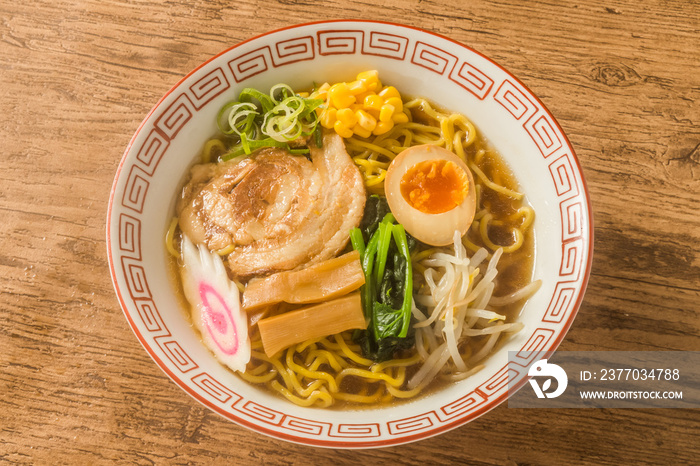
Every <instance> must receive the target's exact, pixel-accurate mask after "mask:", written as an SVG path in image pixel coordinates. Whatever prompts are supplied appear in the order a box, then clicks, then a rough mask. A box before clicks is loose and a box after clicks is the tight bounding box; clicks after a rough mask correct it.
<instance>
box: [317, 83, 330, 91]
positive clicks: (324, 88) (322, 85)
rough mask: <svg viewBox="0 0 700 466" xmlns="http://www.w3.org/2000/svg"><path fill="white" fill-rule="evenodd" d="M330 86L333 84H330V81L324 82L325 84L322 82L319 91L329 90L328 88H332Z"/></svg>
mask: <svg viewBox="0 0 700 466" xmlns="http://www.w3.org/2000/svg"><path fill="white" fill-rule="evenodd" d="M330 88H331V85H330V84H328V83H323V84H321V85H320V86H318V89H317V91H320V92H322V91H327V90H328V89H330Z"/></svg>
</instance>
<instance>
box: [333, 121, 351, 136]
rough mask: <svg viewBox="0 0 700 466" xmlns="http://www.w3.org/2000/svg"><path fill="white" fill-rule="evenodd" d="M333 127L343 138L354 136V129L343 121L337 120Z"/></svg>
mask: <svg viewBox="0 0 700 466" xmlns="http://www.w3.org/2000/svg"><path fill="white" fill-rule="evenodd" d="M333 129H334V130H335V132H336V133H338V135H340V137H343V138H349V137H352V130H351V129H350V128H348V127H347V126H345V125H344V124H343V122H342V121H340V120H337V121H336V122H335V124H334V125H333Z"/></svg>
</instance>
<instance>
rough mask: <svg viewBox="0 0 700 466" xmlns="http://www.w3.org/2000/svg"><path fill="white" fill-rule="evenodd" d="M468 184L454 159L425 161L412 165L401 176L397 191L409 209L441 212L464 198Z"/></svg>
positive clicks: (450, 208) (432, 212)
mask: <svg viewBox="0 0 700 466" xmlns="http://www.w3.org/2000/svg"><path fill="white" fill-rule="evenodd" d="M468 184H469V181H468V179H467V176H466V174H465V173H464V170H462V168H461V167H459V166H458V165H457V164H455V163H454V162H450V161H449V160H426V161H424V162H419V163H417V164H415V165H413V166H412V167H411V168H409V169H408V170H407V171H406V173H405V174H404V175H403V177H401V194H402V195H403V198H404V199H405V200H406V202H408V204H409V205H411V206H412V207H413V208H415V209H417V210H420V211H421V212H423V213H426V214H441V213H443V212H447V211H450V210H452V209H454V208H455V207H457V206H458V205H460V204H461V203H462V201H464V198H465V197H466V196H467V190H468V187H469V186H468Z"/></svg>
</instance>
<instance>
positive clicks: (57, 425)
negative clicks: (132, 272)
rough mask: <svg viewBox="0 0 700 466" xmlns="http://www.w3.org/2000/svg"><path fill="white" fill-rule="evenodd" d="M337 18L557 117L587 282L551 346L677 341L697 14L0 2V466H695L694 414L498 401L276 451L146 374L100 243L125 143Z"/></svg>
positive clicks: (694, 173)
mask: <svg viewBox="0 0 700 466" xmlns="http://www.w3.org/2000/svg"><path fill="white" fill-rule="evenodd" d="M642 4H643V5H642ZM341 18H355V19H378V20H385V21H392V22H398V23H404V24H408V25H411V26H416V27H422V28H425V29H427V30H429V31H433V32H437V33H441V34H444V35H447V36H449V37H451V38H453V39H454V40H457V41H459V42H462V43H464V44H466V45H469V46H470V47H472V48H474V49H476V50H478V51H479V52H481V53H483V54H485V55H487V56H489V57H491V58H492V59H494V60H496V61H497V62H498V63H500V64H501V65H503V66H504V67H506V68H507V69H508V70H509V71H511V72H512V73H513V74H514V75H516V76H517V77H519V78H520V79H521V80H522V81H523V82H524V83H525V84H526V85H527V86H528V87H529V88H530V89H531V90H532V91H533V92H534V93H535V94H536V95H538V96H539V97H540V98H541V99H542V101H543V102H544V103H545V105H547V106H548V108H549V109H550V110H551V112H552V113H553V115H554V116H555V117H556V118H557V119H558V121H559V123H560V124H561V126H562V127H563V129H564V131H565V132H566V133H567V135H568V136H569V138H570V140H571V142H572V144H573V146H574V147H575V149H576V151H577V154H578V157H579V159H580V162H581V165H582V167H583V171H584V174H585V176H586V179H587V182H588V188H589V191H590V195H591V199H592V205H593V215H594V219H595V255H594V259H593V270H592V275H591V278H590V283H589V287H588V291H587V294H586V297H585V300H584V302H583V305H582V307H581V309H580V312H579V315H578V317H577V319H576V321H575V322H574V324H573V326H572V328H571V330H570V332H569V334H568V335H567V337H566V339H565V340H564V342H563V344H562V345H561V346H560V349H562V350H622V351H632V350H694V351H700V337H699V335H700V246H699V244H700V215H699V214H698V212H700V3H698V2H697V1H670V0H669V1H661V0H652V1H645V2H638V1H634V0H627V1H623V0H621V1H613V0H610V1H600V0H590V1H588V2H565V1H561V2H559V1H529V2H520V1H516V0H500V1H494V2H487V1H483V0H474V1H469V2H464V1H461V0H445V1H436V0H410V1H405V2H402V1H398V0H393V1H392V0H375V1H361V2H352V1H349V0H333V1H320V2H312V1H308V0H301V1H293V0H278V1H262V0H239V1H236V2H229V1H210V2H205V1H200V0H188V1H185V0H168V1H162V2H159V1H153V0H137V1H120V0H105V1H97V0H94V1H67V0H55V1H52V2H46V1H36V0H23V1H10V0H0V93H1V94H0V95H1V97H0V151H1V156H0V274H1V275H0V276H1V277H2V279H1V281H0V292H1V294H0V462H3V463H19V464H30V463H32V464H112V463H129V464H309V463H310V464H329V463H333V464H348V465H349V464H368V463H379V464H389V463H403V464H416V465H418V464H447V463H467V464H484V465H486V464H499V465H500V464H506V465H508V464H510V465H512V464H519V465H525V464H692V463H695V464H697V463H698V461H700V459H699V458H700V442H699V441H698V438H699V437H700V416H699V415H698V410H697V409H696V410H683V409H586V410H583V409H581V410H575V409H571V410H564V409H551V410H541V409H531V410H515V409H509V408H508V407H507V406H506V405H505V404H504V405H501V406H499V407H498V408H496V409H495V410H493V411H491V412H489V413H488V414H486V415H484V416H482V417H481V418H479V419H477V420H476V421H474V422H471V423H469V424H468V425H465V426H463V427H461V428H458V429H456V430H453V431H451V432H448V433H446V434H443V435H441V436H438V437H436V438H433V439H429V440H425V441H421V442H417V443H414V444H409V445H405V446H400V447H392V448H386V449H379V450H364V451H342V450H332V449H316V448H311V447H305V446H298V445H293V444H288V443H284V442H282V441H278V440H275V439H271V438H267V437H264V436H261V435H258V434H254V433H252V432H250V431H248V430H246V429H244V428H242V427H239V426H237V425H236V424H233V423H231V422H229V421H227V420H225V419H224V418H222V417H220V416H218V415H217V414H215V413H213V412H210V411H209V410H208V409H206V408H203V407H202V406H201V405H199V404H198V403H197V402H196V401H194V400H193V399H191V398H190V397H189V396H188V395H187V394H186V393H185V392H183V391H182V390H181V389H180V388H178V387H177V386H176V385H175V384H174V383H172V382H171V381H170V380H169V379H168V378H167V377H166V375H165V374H163V373H162V372H161V371H160V370H159V369H158V368H157V366H156V365H155V364H154V363H153V362H152V361H151V359H150V358H149V356H148V355H147V353H146V352H145V351H144V350H143V348H142V347H141V346H140V344H139V342H138V341H137V339H136V338H135V337H134V335H133V334H132V332H131V330H130V328H129V326H128V325H127V322H126V320H125V319H124V317H123V314H122V311H121V310H120V308H119V304H118V302H117V299H116V297H115V294H114V291H113V288H112V284H111V280H110V276H109V270H108V266H107V255H106V246H105V218H106V212H107V202H108V198H109V192H110V188H111V184H112V180H113V177H114V174H115V171H116V168H117V166H118V164H119V161H120V158H121V156H122V154H123V152H124V150H125V148H126V146H127V143H128V142H129V140H130V138H131V135H132V134H133V133H134V131H135V130H136V129H137V127H138V125H139V123H140V122H141V121H142V119H143V118H144V117H145V115H146V114H147V113H148V111H149V110H150V109H151V107H152V106H153V105H154V104H155V103H156V102H157V100H158V99H159V97H160V96H162V95H163V94H164V93H165V92H166V91H167V90H168V89H169V88H170V87H171V86H173V85H174V84H175V83H176V82H177V81H178V80H179V79H180V78H181V77H182V76H184V75H185V74H186V73H187V72H189V71H190V70H192V69H193V68H195V67H196V66H197V65H198V64H200V63H201V62H203V61H205V60H206V59H208V58H209V57H211V56H213V55H215V54H217V53H219V52H221V51H223V50H225V49H226V48H228V47H230V46H232V45H234V44H236V43H238V42H240V41H242V40H245V39H249V38H251V37H254V36H256V35H258V34H261V33H264V32H267V31H269V30H272V29H276V28H280V27H284V26H287V25H291V24H296V23H302V22H308V21H312V20H319V19H341Z"/></svg>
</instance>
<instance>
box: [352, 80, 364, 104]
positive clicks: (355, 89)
mask: <svg viewBox="0 0 700 466" xmlns="http://www.w3.org/2000/svg"><path fill="white" fill-rule="evenodd" d="M348 90H349V91H350V93H351V94H352V95H357V94H364V93H365V92H367V85H366V84H365V82H364V81H359V80H358V81H353V82H351V83H349V84H348ZM358 100H359V99H358Z"/></svg>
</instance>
